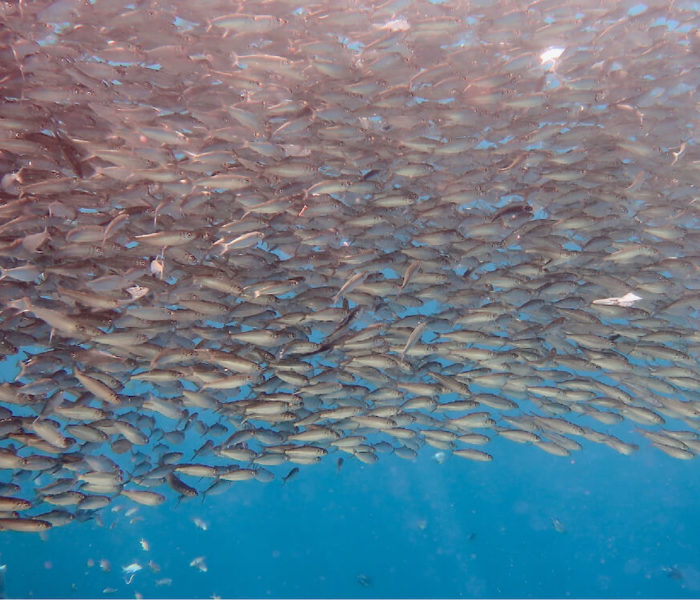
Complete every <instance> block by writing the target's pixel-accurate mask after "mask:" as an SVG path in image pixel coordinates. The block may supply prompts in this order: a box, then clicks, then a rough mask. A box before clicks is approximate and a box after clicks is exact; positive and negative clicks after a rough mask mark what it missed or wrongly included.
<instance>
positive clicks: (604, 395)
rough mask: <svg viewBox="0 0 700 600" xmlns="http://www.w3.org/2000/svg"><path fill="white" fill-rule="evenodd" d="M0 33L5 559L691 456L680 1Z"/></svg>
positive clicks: (178, 14) (687, 66) (148, 10)
mask: <svg viewBox="0 0 700 600" xmlns="http://www.w3.org/2000/svg"><path fill="white" fill-rule="evenodd" d="M234 9H235V10H234ZM0 14H1V16H2V19H0V57H1V59H2V64H3V65H4V69H3V72H2V74H0V77H1V79H0V81H1V87H0V89H1V90H2V98H1V100H0V249H1V250H0V308H1V310H0V352H1V353H2V355H3V356H4V357H5V361H4V368H5V369H4V371H3V373H5V377H4V380H3V382H2V383H0V470H1V476H0V529H2V530H11V531H24V532H40V531H43V530H46V529H48V528H49V527H52V526H59V525H65V524H67V523H70V522H71V521H73V520H74V519H76V518H78V519H84V518H91V517H94V516H96V515H97V514H98V513H99V511H100V510H101V509H103V508H105V507H107V506H109V505H111V504H112V503H114V502H115V501H116V500H117V499H120V498H126V499H127V501H128V502H131V503H136V504H142V505H149V506H155V505H159V504H161V503H163V502H165V501H166V500H168V497H170V496H172V495H179V496H180V497H194V496H200V495H206V494H214V493H222V492H225V491H226V490H227V489H228V488H230V487H231V486H233V485H236V483H237V482H241V481H246V480H253V479H254V480H257V481H259V482H269V481H271V480H273V479H275V478H276V479H282V480H283V481H284V482H286V481H287V480H290V479H291V478H292V477H293V476H294V475H295V474H296V473H297V472H298V470H299V468H305V466H306V465H312V464H314V463H318V462H319V461H321V460H324V459H325V460H338V461H339V465H340V464H342V461H341V460H339V458H338V457H343V456H347V458H348V459H357V460H359V461H362V462H363V463H368V464H371V463H374V462H375V461H377V460H378V459H379V458H380V457H381V455H382V454H388V453H394V454H395V455H396V456H398V457H400V458H403V459H406V460H413V459H414V458H415V457H416V456H417V453H418V452H420V451H421V449H422V448H424V447H425V446H429V447H431V448H435V449H437V450H438V451H440V452H445V453H453V454H454V455H455V456H457V457H461V458H464V459H467V460H473V461H492V460H495V462H497V459H498V456H497V453H493V454H492V453H490V452H489V441H490V440H492V439H494V438H496V437H503V438H506V439H507V440H509V441H511V442H513V444H512V447H513V449H514V451H515V450H516V449H517V448H518V444H528V445H532V446H534V447H536V448H538V449H540V450H542V451H543V452H546V453H548V454H551V455H555V456H569V455H571V454H572V453H574V452H577V451H581V450H582V449H583V450H584V451H585V446H586V445H589V444H591V443H594V444H604V445H606V446H609V447H610V449H611V452H613V451H616V452H619V453H622V454H630V455H632V454H634V453H635V452H636V451H637V450H638V449H639V447H640V445H645V446H654V447H655V448H657V449H658V450H659V451H661V452H663V453H665V454H667V455H669V456H671V457H673V458H676V459H694V458H695V457H696V455H697V453H698V452H700V430H699V428H698V424H699V423H700V421H699V420H698V419H699V418H700V397H699V396H698V386H697V382H698V378H699V377H700V373H699V372H698V371H699V365H698V349H699V348H700V332H699V331H698V323H699V320H698V318H699V314H698V310H699V309H700V291H699V290H700V276H699V266H698V265H700V256H699V248H700V218H699V217H700V210H699V205H698V186H699V184H700V152H699V151H698V143H697V142H698V138H697V131H698V126H699V125H700V119H699V114H698V95H697V90H698V88H699V86H700V64H699V63H698V60H697V56H698V54H699V53H700V34H699V33H698V25H699V24H700V17H699V16H698V13H697V10H696V7H695V5H694V4H693V3H692V2H682V1H681V2H674V3H672V4H670V5H669V3H668V2H661V1H655V2H645V3H636V4H635V3H633V2H616V3H609V2H603V1H600V2H575V1H572V2H569V1H565V2H561V1H557V2H552V1H547V0H543V1H535V2H531V3H527V2H485V1H482V2H450V3H444V4H440V3H432V2H428V1H424V0H403V1H402V0H397V1H394V2H392V1H389V2H370V3H357V2H329V1H327V0H326V1H325V2H311V3H301V4H300V3H294V2H287V1H285V0H270V1H262V2H250V1H243V2H239V3H235V6H234V5H232V4H231V3H230V2H225V1H222V0H206V1H202V2H183V1H181V0H176V1H173V2H168V3H159V2H149V1H143V2H136V3H133V2H123V1H118V0H117V1H112V0H110V1H109V2H107V1H104V0H97V1H95V2H86V1H83V0H58V1H55V2H49V1H44V0H37V1H33V2H19V3H10V2H4V3H2V4H1V5H0ZM552 460H554V459H552ZM630 460H634V458H630Z"/></svg>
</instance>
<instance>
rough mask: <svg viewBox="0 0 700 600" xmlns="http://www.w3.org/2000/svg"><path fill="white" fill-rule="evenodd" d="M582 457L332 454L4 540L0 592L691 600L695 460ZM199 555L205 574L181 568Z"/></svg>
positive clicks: (500, 452) (694, 591)
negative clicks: (214, 490) (214, 489)
mask: <svg viewBox="0 0 700 600" xmlns="http://www.w3.org/2000/svg"><path fill="white" fill-rule="evenodd" d="M5 367H7V364H6V365H5ZM4 371H5V372H4V375H5V376H6V375H7V374H8V373H7V368H5V370H4ZM3 378H5V377H3ZM625 427H626V428H628V429H629V430H630V433H631V426H630V425H626V426H625ZM601 429H602V430H603V431H604V430H605V428H601ZM617 431H619V430H616V432H617ZM583 443H584V449H583V450H582V451H580V452H576V453H574V454H573V455H572V456H571V457H567V458H562V457H557V456H551V455H548V454H545V453H543V452H542V451H541V450H539V449H537V448H535V447H531V446H524V445H520V444H515V443H513V442H510V441H507V440H503V439H499V438H498V437H495V438H494V439H493V441H492V442H491V443H490V444H489V445H488V447H487V449H488V451H489V452H490V453H491V454H493V456H494V461H493V462H491V463H474V462H471V461H467V460H464V459H461V458H459V457H456V456H449V457H448V458H447V460H445V461H444V462H442V463H440V462H438V460H436V454H437V453H438V452H439V451H437V450H435V449H432V448H430V447H424V448H423V449H422V450H421V451H420V453H419V457H418V459H417V460H416V461H415V462H410V461H405V460H402V459H400V458H398V457H396V456H394V455H390V454H383V455H381V456H380V460H379V461H378V462H377V463H376V464H374V465H366V464H363V463H360V462H359V461H357V460H355V459H354V458H353V457H351V456H349V455H344V456H343V458H344V460H343V464H342V467H341V468H340V469H339V468H338V465H337V463H336V458H337V457H338V454H332V455H329V456H328V457H326V459H324V460H323V461H322V462H321V463H320V464H318V465H312V466H302V467H300V472H299V473H298V474H297V475H296V477H294V478H292V479H290V480H289V481H288V482H287V483H282V481H281V480H280V479H279V478H277V479H276V480H275V481H273V482H270V483H267V484H265V483H260V482H257V481H249V482H241V483H236V484H233V485H232V487H231V488H230V489H228V490H226V491H225V492H224V493H223V494H221V495H212V496H209V497H207V498H206V499H205V500H204V501H202V500H201V498H195V499H191V500H183V501H181V502H179V503H177V502H176V500H175V498H174V497H172V495H171V497H170V498H169V499H168V501H167V502H166V503H165V504H163V505H162V506H160V507H158V508H150V507H145V506H139V505H136V504H134V503H132V502H130V501H129V500H127V499H117V500H115V501H114V502H113V503H112V505H110V506H109V507H107V508H106V509H104V510H103V511H100V512H99V513H98V514H99V517H98V518H96V519H91V520H88V521H85V522H74V523H72V524H70V525H68V526H65V527H61V528H53V529H51V530H49V531H48V532H45V533H43V534H41V535H38V534H22V533H13V532H3V533H2V535H0V562H2V563H6V564H7V575H6V592H7V594H8V597H37V598H41V597H56V598H62V597H80V598H84V597H134V596H135V595H141V596H143V597H153V598H162V597H183V598H189V597H201V598H207V597H244V598H245V597H311V598H316V597H343V598H345V597H355V598H365V597H387V598H392V597H493V598H501V597H540V598H542V597H547V598H549V597H641V598H650V597H697V596H699V595H700V549H699V546H698V531H700V511H698V498H700V478H698V477H697V464H696V463H695V461H678V460H675V459H673V458H670V457H668V456H666V455H665V454H663V453H661V452H659V451H658V450H656V449H653V448H651V447H650V445H649V444H647V443H643V444H642V447H641V448H640V450H639V451H638V452H637V453H635V454H634V455H632V456H622V455H619V454H617V453H616V452H614V451H613V450H611V449H610V448H608V447H606V446H598V445H595V444H591V443H588V442H585V441H583ZM438 456H439V455H438ZM288 469H289V467H285V471H286V470H288ZM4 480H7V477H5V479H4ZM201 487H203V486H200V488H201ZM159 491H162V490H159ZM129 509H132V514H129V515H128V516H127V515H126V514H125V513H126V511H127V510H129ZM195 518H199V519H201V520H202V521H203V522H204V523H205V524H206V527H207V529H206V530H203V529H201V528H199V527H197V526H196V525H195V524H194V522H193V519H195ZM142 540H143V541H144V542H145V544H147V546H146V547H147V548H148V549H147V550H146V549H144V546H143V545H142V543H141V541H142ZM198 557H204V559H203V560H204V564H206V569H207V570H206V572H203V571H202V570H200V569H199V568H197V567H196V565H195V566H190V563H191V562H192V561H193V559H195V558H198ZM100 561H108V563H109V568H110V570H109V571H106V570H104V569H103V568H101V567H100ZM149 561H152V562H150V565H151V566H149ZM134 562H136V563H138V564H139V565H141V566H142V567H143V569H142V570H141V571H138V572H137V573H135V574H134V576H133V578H132V579H131V582H130V583H127V581H128V576H125V575H124V574H123V573H122V568H123V567H125V566H127V565H129V564H131V563H134ZM104 566H105V567H106V566H107V565H104ZM156 571H157V572H156ZM156 582H158V584H157V583H156Z"/></svg>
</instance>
